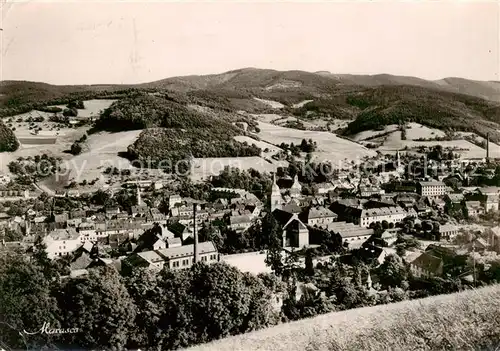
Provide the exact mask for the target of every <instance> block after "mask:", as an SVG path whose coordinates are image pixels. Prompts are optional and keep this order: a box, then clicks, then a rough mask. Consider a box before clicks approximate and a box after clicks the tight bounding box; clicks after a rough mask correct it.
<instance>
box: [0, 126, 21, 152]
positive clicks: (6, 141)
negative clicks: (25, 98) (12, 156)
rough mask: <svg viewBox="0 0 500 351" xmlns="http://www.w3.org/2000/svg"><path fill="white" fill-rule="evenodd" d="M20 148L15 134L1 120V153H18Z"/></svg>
mask: <svg viewBox="0 0 500 351" xmlns="http://www.w3.org/2000/svg"><path fill="white" fill-rule="evenodd" d="M18 147H19V142H18V141H17V138H16V136H15V135H14V132H13V131H12V130H10V129H9V127H7V126H6V125H5V124H4V123H3V122H2V121H1V120H0V152H5V151H9V152H12V151H16V150H17V148H18Z"/></svg>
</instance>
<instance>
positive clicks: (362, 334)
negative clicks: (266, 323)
mask: <svg viewBox="0 0 500 351" xmlns="http://www.w3.org/2000/svg"><path fill="white" fill-rule="evenodd" d="M497 347H498V350H500V285H495V286H490V287H486V288H482V289H478V290H469V291H465V292H462V293H457V294H451V295H441V296H435V297H430V298H426V299H421V300H413V301H404V302H400V303H395V304H389V305H382V306H375V307H368V308H360V309H355V310H349V311H344V312H337V313H329V314H325V315H323V316H318V317H315V318H312V319H306V320H302V321H298V322H293V323H287V324H282V325H279V326H276V327H273V328H269V329H265V330H261V331H257V332H253V333H248V334H244V335H239V336H234V337H230V338H227V339H223V340H219V341H215V342H212V343H210V344H206V345H200V346H196V347H193V348H190V349H189V350H191V351H201V350H219V351H224V350H228V351H229V350H231V351H236V350H269V351H277V350H286V351H299V350H300V351H302V350H307V351H313V350H334V351H335V350H353V351H354V350H373V351H375V350H377V351H378V350H491V351H493V350H496V349H497Z"/></svg>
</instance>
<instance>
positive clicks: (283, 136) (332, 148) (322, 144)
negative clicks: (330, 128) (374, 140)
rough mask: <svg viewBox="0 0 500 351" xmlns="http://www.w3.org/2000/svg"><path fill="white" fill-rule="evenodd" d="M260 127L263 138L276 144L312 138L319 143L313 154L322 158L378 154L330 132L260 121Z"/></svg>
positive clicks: (296, 142) (297, 143) (339, 159)
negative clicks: (299, 128) (287, 126)
mask: <svg viewBox="0 0 500 351" xmlns="http://www.w3.org/2000/svg"><path fill="white" fill-rule="evenodd" d="M259 128H260V133H258V134H257V135H258V136H259V137H260V138H261V139H262V140H264V141H267V142H269V143H272V144H275V145H279V144H281V143H286V144H291V143H294V144H295V145H299V144H300V143H301V142H302V140H303V139H306V140H309V139H312V140H313V141H315V142H316V143H317V145H318V148H317V150H316V151H315V152H313V156H314V157H316V158H318V159H320V160H329V161H332V162H337V161H343V160H345V159H348V160H356V159H358V158H363V157H366V156H376V152H375V151H372V150H369V149H367V148H366V147H364V146H362V145H360V144H357V143H355V142H352V141H349V140H346V139H343V138H340V137H338V136H336V135H335V134H332V133H329V132H317V131H307V130H298V129H291V128H284V127H280V126H276V125H273V124H270V123H264V122H259Z"/></svg>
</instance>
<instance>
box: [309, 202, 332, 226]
mask: <svg viewBox="0 0 500 351" xmlns="http://www.w3.org/2000/svg"><path fill="white" fill-rule="evenodd" d="M336 219H337V215H336V214H335V213H333V212H332V211H330V210H329V209H328V208H326V207H323V206H319V207H311V208H310V209H309V211H308V213H307V224H308V225H310V226H314V225H316V226H318V227H326V226H328V224H330V223H333V222H335V221H336Z"/></svg>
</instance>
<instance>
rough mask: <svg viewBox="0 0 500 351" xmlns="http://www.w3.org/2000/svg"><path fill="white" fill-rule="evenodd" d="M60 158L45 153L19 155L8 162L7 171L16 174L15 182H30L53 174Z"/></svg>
mask: <svg viewBox="0 0 500 351" xmlns="http://www.w3.org/2000/svg"><path fill="white" fill-rule="evenodd" d="M60 161H61V159H60V158H56V157H53V156H48V155H47V154H42V155H41V156H40V155H36V156H34V157H32V156H28V157H26V158H23V157H19V158H18V159H17V160H15V161H11V162H9V164H8V167H9V171H10V172H11V173H13V174H14V175H16V182H19V183H21V184H31V183H32V182H36V181H37V180H39V179H43V178H46V177H49V176H51V175H53V174H54V173H55V172H56V171H57V170H58V168H59V163H60Z"/></svg>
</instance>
